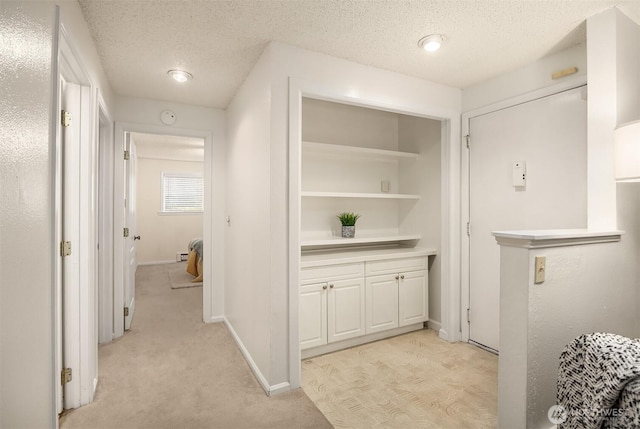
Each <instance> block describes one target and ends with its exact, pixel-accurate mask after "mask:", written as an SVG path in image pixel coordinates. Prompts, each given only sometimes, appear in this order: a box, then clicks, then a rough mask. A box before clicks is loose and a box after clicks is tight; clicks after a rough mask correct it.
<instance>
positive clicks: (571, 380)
mask: <svg viewBox="0 0 640 429" xmlns="http://www.w3.org/2000/svg"><path fill="white" fill-rule="evenodd" d="M558 404H560V405H562V406H563V407H564V410H565V411H566V414H567V416H566V417H567V418H566V420H565V421H564V422H562V423H560V424H559V425H558V428H560V429H601V428H640V408H639V407H640V340H635V339H630V338H626V337H622V336H620V335H616V334H606V333H594V334H585V335H581V336H579V337H578V338H576V339H574V340H573V341H571V342H570V343H569V344H567V345H566V346H565V348H564V350H563V351H562V353H561V354H560V368H559V371H558Z"/></svg>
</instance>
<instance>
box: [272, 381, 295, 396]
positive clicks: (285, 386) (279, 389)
mask: <svg viewBox="0 0 640 429" xmlns="http://www.w3.org/2000/svg"><path fill="white" fill-rule="evenodd" d="M289 390H291V385H290V384H289V383H288V382H284V383H280V384H276V385H275V386H270V387H269V396H273V395H279V394H280V393H284V392H288V391H289Z"/></svg>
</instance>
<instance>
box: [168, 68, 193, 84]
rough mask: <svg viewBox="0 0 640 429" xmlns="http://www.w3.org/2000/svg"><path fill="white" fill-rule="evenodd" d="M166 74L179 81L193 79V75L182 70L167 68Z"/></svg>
mask: <svg viewBox="0 0 640 429" xmlns="http://www.w3.org/2000/svg"><path fill="white" fill-rule="evenodd" d="M167 74H168V75H169V76H171V77H172V78H174V79H175V80H176V82H180V83H183V82H186V81H188V80H191V79H193V75H192V74H191V73H188V72H186V71H184V70H169V71H168V72H167Z"/></svg>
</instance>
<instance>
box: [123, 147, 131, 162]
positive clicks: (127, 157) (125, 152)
mask: <svg viewBox="0 0 640 429" xmlns="http://www.w3.org/2000/svg"><path fill="white" fill-rule="evenodd" d="M129 158H131V155H130V154H129V151H128V150H125V151H124V160H125V161H129Z"/></svg>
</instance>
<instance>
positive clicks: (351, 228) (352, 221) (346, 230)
mask: <svg viewBox="0 0 640 429" xmlns="http://www.w3.org/2000/svg"><path fill="white" fill-rule="evenodd" d="M336 217H337V218H338V220H339V221H340V223H341V224H342V236H343V237H344V238H353V237H354V236H355V235H356V221H357V220H358V219H359V218H360V215H359V214H355V213H351V212H342V213H338V214H337V215H336Z"/></svg>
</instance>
